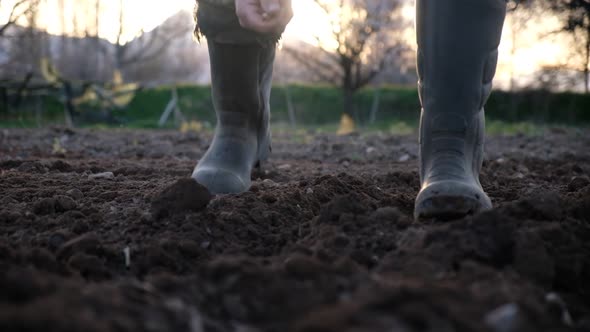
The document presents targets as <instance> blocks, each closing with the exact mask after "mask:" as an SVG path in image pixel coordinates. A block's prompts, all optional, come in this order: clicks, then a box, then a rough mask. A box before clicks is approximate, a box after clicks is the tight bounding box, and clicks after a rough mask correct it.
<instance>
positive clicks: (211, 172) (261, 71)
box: [192, 40, 275, 194]
mask: <svg viewBox="0 0 590 332" xmlns="http://www.w3.org/2000/svg"><path fill="white" fill-rule="evenodd" d="M208 45H209V56H210V59H211V89H212V97H213V104H214V107H215V112H216V115H217V126H216V128H215V135H214V137H213V142H212V143H211V145H210V147H209V149H208V150H207V152H206V153H205V155H204V156H203V157H202V158H201V160H200V161H199V163H198V164H197V167H196V168H195V170H194V172H193V175H192V177H193V178H194V179H195V180H196V181H197V182H199V183H200V184H202V185H204V186H205V187H207V189H209V191H210V192H211V193H212V194H232V193H241V192H244V191H247V190H248V189H249V188H250V186H251V179H250V177H251V173H252V169H253V168H254V167H255V166H256V165H257V164H259V163H261V162H263V161H265V160H266V159H267V158H268V156H269V153H270V127H269V121H270V105H269V99H270V90H271V83H272V82H271V81H272V69H273V62H274V57H275V47H274V46H272V47H271V46H268V47H263V46H260V45H259V44H225V43H218V42H215V41H212V40H208Z"/></svg>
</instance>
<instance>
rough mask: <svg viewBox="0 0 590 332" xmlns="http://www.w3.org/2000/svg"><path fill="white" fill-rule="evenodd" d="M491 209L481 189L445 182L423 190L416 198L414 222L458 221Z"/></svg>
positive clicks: (489, 202) (489, 201) (487, 198)
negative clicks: (425, 220)
mask: <svg viewBox="0 0 590 332" xmlns="http://www.w3.org/2000/svg"><path fill="white" fill-rule="evenodd" d="M491 208H492V202H491V200H490V199H489V197H488V196H487V195H486V194H485V193H484V191H483V190H482V189H480V188H479V187H477V186H475V185H470V184H466V183H462V182H455V181H445V182H440V183H434V184H431V185H430V186H428V187H426V188H424V189H423V190H422V191H421V192H420V194H418V197H417V198H416V206H415V209H414V218H415V219H416V220H424V219H439V220H444V221H448V220H453V219H460V218H463V217H466V216H469V215H473V214H476V213H478V212H481V211H484V210H489V209H491Z"/></svg>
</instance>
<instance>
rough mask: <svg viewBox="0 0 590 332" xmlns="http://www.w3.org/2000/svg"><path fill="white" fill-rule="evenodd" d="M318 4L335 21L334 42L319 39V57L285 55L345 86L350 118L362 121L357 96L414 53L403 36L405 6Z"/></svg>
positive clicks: (324, 0) (353, 1)
mask: <svg viewBox="0 0 590 332" xmlns="http://www.w3.org/2000/svg"><path fill="white" fill-rule="evenodd" d="M314 1H315V3H316V4H317V6H318V7H319V8H321V10H322V11H323V12H324V13H325V16H326V17H327V19H328V20H329V22H330V26H331V37H332V39H333V43H332V42H328V43H326V42H325V41H324V40H322V39H321V37H320V36H319V35H316V36H314V38H315V39H316V40H317V48H316V50H319V52H312V51H311V49H310V48H294V47H289V46H288V45H287V46H285V47H284V50H285V52H286V53H287V54H289V55H290V56H292V57H293V59H295V60H296V61H297V62H299V64H300V65H301V66H303V67H304V68H306V69H308V70H309V71H311V72H312V73H313V74H314V75H316V76H317V77H318V79H319V80H321V81H323V82H327V83H330V84H334V85H337V86H339V87H340V89H341V91H342V94H343V101H344V109H343V112H344V114H346V115H349V116H351V117H353V118H357V119H358V114H356V110H355V108H354V95H355V93H356V92H358V91H359V90H360V89H361V88H363V87H364V86H366V85H368V84H369V83H371V82H372V81H373V80H374V79H375V78H376V77H377V76H378V75H379V73H380V72H381V71H382V70H383V69H384V67H386V66H387V65H388V63H390V62H392V61H393V59H394V58H395V57H399V56H400V55H401V54H402V53H403V52H405V51H407V50H409V47H408V46H407V45H406V43H405V41H404V38H403V36H402V33H403V31H405V28H406V27H407V26H408V22H406V21H405V20H404V19H403V18H402V15H401V8H402V5H403V3H404V2H403V0H337V1H330V0H314ZM332 44H333V45H332ZM314 53H315V54H314ZM318 53H319V54H318Z"/></svg>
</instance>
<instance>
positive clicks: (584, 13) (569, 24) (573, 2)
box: [547, 0, 590, 93]
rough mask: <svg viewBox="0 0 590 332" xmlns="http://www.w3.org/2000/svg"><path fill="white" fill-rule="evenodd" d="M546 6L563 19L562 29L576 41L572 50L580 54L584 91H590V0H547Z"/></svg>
mask: <svg viewBox="0 0 590 332" xmlns="http://www.w3.org/2000/svg"><path fill="white" fill-rule="evenodd" d="M547 1H548V6H549V8H551V9H552V10H553V11H554V12H555V13H556V14H557V15H558V16H560V17H561V18H562V20H563V27H562V30H563V31H565V32H568V33H570V34H572V36H573V37H574V40H575V41H576V46H577V47H576V48H575V49H574V50H573V51H575V52H577V53H579V54H580V55H581V56H582V64H581V67H583V68H580V69H581V72H582V74H583V75H584V91H585V92H586V93H589V92H590V82H589V80H590V76H589V75H590V1H589V0H547Z"/></svg>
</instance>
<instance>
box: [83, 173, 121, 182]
mask: <svg viewBox="0 0 590 332" xmlns="http://www.w3.org/2000/svg"><path fill="white" fill-rule="evenodd" d="M114 178H115V174H114V173H113V172H104V173H97V174H90V175H89V176H88V180H97V179H109V180H110V179H114Z"/></svg>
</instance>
